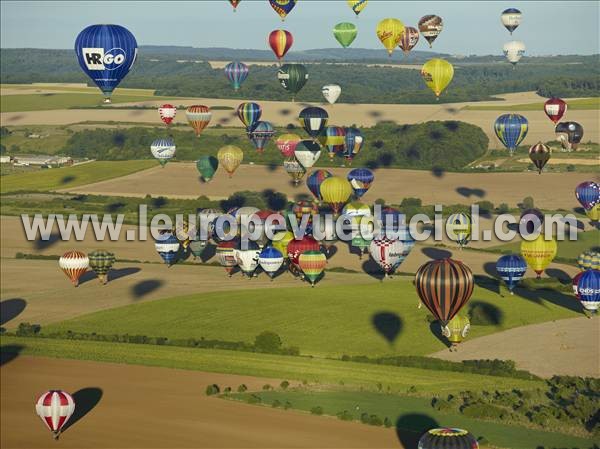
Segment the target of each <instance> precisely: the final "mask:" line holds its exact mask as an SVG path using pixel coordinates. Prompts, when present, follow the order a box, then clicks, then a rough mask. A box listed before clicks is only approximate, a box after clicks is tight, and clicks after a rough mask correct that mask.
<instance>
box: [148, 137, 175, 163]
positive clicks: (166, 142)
mask: <svg viewBox="0 0 600 449" xmlns="http://www.w3.org/2000/svg"><path fill="white" fill-rule="evenodd" d="M176 150H177V147H176V146H175V141H174V140H173V139H172V138H170V137H169V138H167V139H156V140H155V141H154V142H152V145H150V151H151V153H152V156H154V157H155V158H156V159H157V160H158V162H159V163H160V165H161V166H162V167H164V166H165V165H166V163H167V162H168V161H170V160H171V159H173V157H175V151H176Z"/></svg>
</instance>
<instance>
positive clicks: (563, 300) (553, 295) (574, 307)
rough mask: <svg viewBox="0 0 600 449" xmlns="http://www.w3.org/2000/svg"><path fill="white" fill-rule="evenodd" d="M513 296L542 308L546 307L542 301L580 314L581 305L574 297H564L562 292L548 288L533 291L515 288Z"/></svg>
mask: <svg viewBox="0 0 600 449" xmlns="http://www.w3.org/2000/svg"><path fill="white" fill-rule="evenodd" d="M515 295H517V296H519V297H521V298H523V299H526V300H528V301H532V302H535V303H536V304H539V305H540V306H543V307H546V305H545V304H544V301H548V302H550V303H552V304H554V305H556V306H560V307H564V308H565V309H569V310H571V311H573V312H577V313H581V312H582V308H581V303H580V302H579V301H578V300H577V299H576V298H575V296H573V295H566V294H564V293H562V292H559V291H556V290H552V289H549V288H539V289H535V290H529V289H525V288H515Z"/></svg>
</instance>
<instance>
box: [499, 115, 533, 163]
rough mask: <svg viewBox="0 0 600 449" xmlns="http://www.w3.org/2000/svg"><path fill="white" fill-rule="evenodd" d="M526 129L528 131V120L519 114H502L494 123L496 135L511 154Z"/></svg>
mask: <svg viewBox="0 0 600 449" xmlns="http://www.w3.org/2000/svg"><path fill="white" fill-rule="evenodd" d="M527 131H529V122H528V121H527V119H526V118H525V117H523V116H522V115H519V114H503V115H501V116H500V117H498V118H497V119H496V122H495V123H494V132H495V133H496V137H498V140H500V142H502V144H503V145H504V146H505V147H506V148H507V149H508V150H509V151H510V153H511V154H512V153H513V152H514V151H515V150H516V149H517V147H518V146H519V144H520V143H521V142H523V139H525V136H527Z"/></svg>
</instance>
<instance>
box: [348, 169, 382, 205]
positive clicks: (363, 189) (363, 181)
mask: <svg viewBox="0 0 600 449" xmlns="http://www.w3.org/2000/svg"><path fill="white" fill-rule="evenodd" d="M346 178H347V179H348V182H349V183H350V185H351V186H352V190H354V196H356V197H357V198H362V196H363V195H364V194H365V193H367V191H368V190H369V188H370V187H371V184H373V181H374V180H375V175H374V174H373V172H372V171H371V170H369V169H368V168H355V169H353V170H350V172H349V173H348V175H347V176H346Z"/></svg>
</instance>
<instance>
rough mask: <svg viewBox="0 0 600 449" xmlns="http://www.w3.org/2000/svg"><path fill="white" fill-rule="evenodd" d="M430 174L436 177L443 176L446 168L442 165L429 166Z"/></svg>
mask: <svg viewBox="0 0 600 449" xmlns="http://www.w3.org/2000/svg"><path fill="white" fill-rule="evenodd" d="M431 174H432V175H433V176H435V177H436V178H443V177H444V175H445V174H446V170H444V169H443V168H442V167H431Z"/></svg>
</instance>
